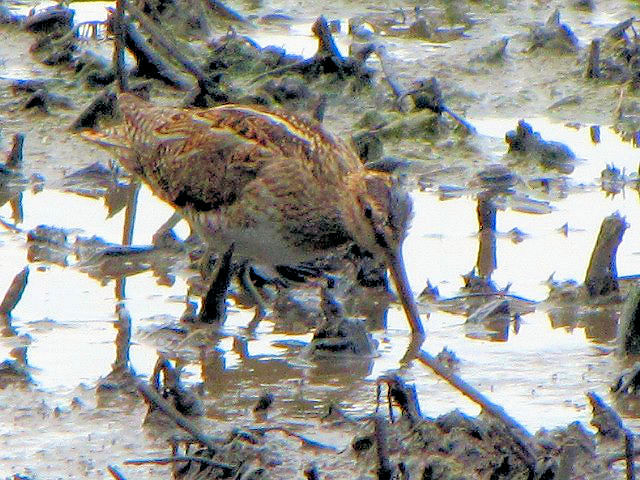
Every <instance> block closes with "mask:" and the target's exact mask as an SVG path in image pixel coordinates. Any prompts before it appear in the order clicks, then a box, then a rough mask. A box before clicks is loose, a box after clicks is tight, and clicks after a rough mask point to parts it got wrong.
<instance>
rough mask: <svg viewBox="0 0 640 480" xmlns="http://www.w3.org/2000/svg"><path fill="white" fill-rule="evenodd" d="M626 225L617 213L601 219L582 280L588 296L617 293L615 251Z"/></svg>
mask: <svg viewBox="0 0 640 480" xmlns="http://www.w3.org/2000/svg"><path fill="white" fill-rule="evenodd" d="M627 227H628V225H627V223H626V222H625V220H624V218H623V217H621V216H620V214H619V213H614V214H612V215H609V216H608V217H606V218H605V219H604V220H603V221H602V225H601V226H600V233H599V234H598V239H597V241H596V245H595V247H594V248H593V253H592V254H591V260H590V261H589V267H588V268H587V274H586V277H585V280H584V285H585V287H586V288H587V291H588V292H589V295H590V296H592V297H597V296H603V295H609V294H611V293H617V291H618V270H617V268H616V253H617V251H618V246H619V245H620V243H621V242H622V236H623V235H624V232H625V230H626V229H627Z"/></svg>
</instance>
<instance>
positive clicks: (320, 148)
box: [83, 93, 424, 339]
mask: <svg viewBox="0 0 640 480" xmlns="http://www.w3.org/2000/svg"><path fill="white" fill-rule="evenodd" d="M118 103H119V108H120V112H121V116H122V124H120V125H118V126H116V127H114V128H110V129H106V130H103V131H100V132H96V131H86V132H84V135H83V136H84V137H85V138H87V139H89V140H91V141H94V142H96V143H98V144H100V145H102V146H105V147H107V148H109V149H110V150H112V151H114V153H115V154H116V155H117V156H118V158H119V159H120V162H121V163H122V165H123V166H124V167H125V168H126V169H128V170H129V171H130V172H132V173H133V174H135V175H137V176H139V177H140V178H141V179H142V180H143V181H144V182H146V183H147V184H148V185H149V186H150V187H151V189H152V190H153V191H154V192H155V194H156V195H158V196H159V197H160V198H162V199H163V200H165V201H166V202H168V203H170V204H171V205H173V206H174V207H175V208H176V209H178V211H179V212H180V213H181V214H182V215H183V216H184V218H186V219H187V220H188V221H189V222H190V224H191V225H192V227H193V228H194V229H195V231H196V232H197V233H198V234H199V236H200V237H201V238H202V239H203V240H205V241H207V242H208V243H209V245H210V246H211V247H212V248H214V249H215V250H216V251H218V252H225V251H228V250H229V247H230V246H231V245H233V248H234V250H233V251H234V255H235V256H239V257H241V258H245V259H250V261H251V262H252V263H255V264H258V265H265V266H269V267H270V266H281V265H285V266H286V265H296V264H299V263H301V262H305V261H309V260H313V259H316V258H319V257H322V256H323V255H325V254H326V253H328V252H331V251H334V250H335V249H336V248H339V247H342V246H344V245H348V244H350V243H355V244H357V245H358V246H359V247H360V248H361V249H364V250H365V251H368V252H370V253H371V254H373V255H375V256H376V257H378V258H380V259H384V261H385V262H386V265H387V267H388V268H389V270H390V272H391V276H392V278H393V281H394V284H395V287H396V290H397V291H398V295H399V297H400V300H401V302H402V305H403V307H404V310H405V312H406V315H407V317H408V319H409V323H410V325H411V329H412V332H413V335H414V339H415V338H416V337H419V338H423V337H424V330H423V327H422V324H421V322H420V317H419V314H418V309H417V306H416V303H415V300H414V297H413V294H412V292H411V290H410V288H409V283H408V280H407V276H406V273H405V268H404V262H403V259H402V243H403V240H404V237H405V232H406V229H407V224H408V222H409V219H410V213H411V202H410V200H409V197H408V195H407V194H406V193H405V192H403V191H402V189H400V188H397V187H395V186H394V180H393V179H392V177H390V176H388V175H386V174H381V173H375V172H371V171H368V170H366V169H365V168H364V167H363V165H362V163H361V162H360V159H359V158H358V157H357V155H356V154H355V153H354V151H353V150H352V149H351V148H350V147H349V146H348V145H346V144H345V143H344V142H342V141H340V140H339V139H337V138H335V137H333V136H332V135H330V134H329V133H327V132H326V131H325V130H324V129H323V128H322V126H321V125H320V124H319V123H317V122H314V121H310V120H306V119H303V118H301V117H298V116H294V115H291V114H289V113H284V112H275V111H271V110H268V109H265V108H262V107H257V106H243V105H223V106H219V107H214V108H210V109H206V110H196V109H194V110H191V109H179V108H167V107H158V106H153V105H152V104H150V103H148V102H145V101H143V100H141V99H139V98H138V97H136V96H134V95H132V94H127V93H123V94H120V95H119V97H118Z"/></svg>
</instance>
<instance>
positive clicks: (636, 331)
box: [618, 285, 640, 356]
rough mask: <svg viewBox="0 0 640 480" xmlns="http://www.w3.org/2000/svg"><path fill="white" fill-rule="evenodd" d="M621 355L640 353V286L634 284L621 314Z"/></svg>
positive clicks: (619, 344) (619, 340)
mask: <svg viewBox="0 0 640 480" xmlns="http://www.w3.org/2000/svg"><path fill="white" fill-rule="evenodd" d="M619 323H620V328H619V334H618V354H619V355H623V356H626V355H640V286H638V285H634V286H633V287H632V289H631V291H630V292H629V295H628V296H627V299H626V300H625V302H624V307H623V309H622V313H621V314H620V321H619Z"/></svg>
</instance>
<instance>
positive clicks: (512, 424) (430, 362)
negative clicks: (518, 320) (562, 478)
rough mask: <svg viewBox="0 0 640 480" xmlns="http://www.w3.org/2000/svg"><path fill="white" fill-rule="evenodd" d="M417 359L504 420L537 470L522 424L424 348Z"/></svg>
mask: <svg viewBox="0 0 640 480" xmlns="http://www.w3.org/2000/svg"><path fill="white" fill-rule="evenodd" d="M417 359H418V360H419V361H420V362H421V363H423V364H424V365H426V366H428V367H429V368H430V369H431V370H433V371H434V372H435V373H436V374H437V375H438V376H439V377H440V378H442V379H443V380H446V381H447V382H448V383H449V384H450V385H451V386H452V387H454V388H455V389H456V390H458V391H459V392H460V393H462V394H463V395H464V396H465V397H467V398H469V399H470V400H472V401H473V402H475V403H477V404H478V405H480V406H481V407H482V409H483V410H484V411H485V412H487V413H488V414H490V415H491V416H493V417H494V418H496V419H497V420H499V421H500V422H502V423H503V424H504V425H505V426H506V427H507V431H508V432H509V433H510V434H511V437H512V438H513V440H514V441H515V442H516V444H517V445H518V446H519V447H520V448H521V449H522V450H523V452H524V455H525V459H524V460H525V461H526V462H527V465H528V466H529V469H530V471H531V472H535V471H536V456H535V454H534V451H533V447H532V445H531V438H532V437H531V434H530V433H529V432H528V431H527V430H526V429H525V428H524V427H523V426H522V425H520V424H519V423H518V422H516V421H515V420H514V419H513V418H511V417H510V416H509V415H507V413H506V412H505V411H504V409H503V408H502V407H500V406H499V405H496V404H495V403H493V402H491V401H490V400H489V399H488V398H487V397H485V396H484V395H483V394H482V393H480V392H479V391H478V390H477V389H476V388H474V387H472V386H471V385H469V384H468V383H467V382H465V381H464V380H462V379H461V378H460V377H459V376H458V375H456V374H455V373H453V372H451V370H449V369H447V368H445V367H444V366H443V365H442V364H441V363H440V362H438V361H437V360H436V359H435V358H434V357H432V356H431V354H429V353H427V352H425V351H424V350H420V352H419V353H418V354H417Z"/></svg>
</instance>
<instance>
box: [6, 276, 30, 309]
mask: <svg viewBox="0 0 640 480" xmlns="http://www.w3.org/2000/svg"><path fill="white" fill-rule="evenodd" d="M28 279H29V267H24V268H23V269H22V270H21V271H20V272H19V273H18V274H17V275H16V276H15V277H13V280H12V282H11V285H9V288H8V289H7V292H6V293H5V294H4V298H3V299H2V302H0V317H10V316H11V312H12V311H13V309H14V308H16V305H18V303H19V302H20V299H21V298H22V294H23V293H24V289H25V288H26V287H27V281H28Z"/></svg>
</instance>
